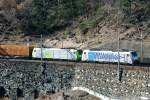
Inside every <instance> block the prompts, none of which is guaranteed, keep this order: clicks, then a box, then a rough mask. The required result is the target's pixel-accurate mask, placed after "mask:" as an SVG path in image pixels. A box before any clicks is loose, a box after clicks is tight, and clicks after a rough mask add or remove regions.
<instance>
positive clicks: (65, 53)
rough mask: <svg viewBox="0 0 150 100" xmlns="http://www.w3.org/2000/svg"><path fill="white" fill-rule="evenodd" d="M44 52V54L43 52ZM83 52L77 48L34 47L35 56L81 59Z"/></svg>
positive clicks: (33, 55)
mask: <svg viewBox="0 0 150 100" xmlns="http://www.w3.org/2000/svg"><path fill="white" fill-rule="evenodd" d="M41 53H42V54H41ZM80 55H81V54H80V53H79V51H78V50H75V49H58V48H42V49H41V48H34V49H33V52H32V57H33V58H41V57H42V58H45V59H64V60H81V56H80Z"/></svg>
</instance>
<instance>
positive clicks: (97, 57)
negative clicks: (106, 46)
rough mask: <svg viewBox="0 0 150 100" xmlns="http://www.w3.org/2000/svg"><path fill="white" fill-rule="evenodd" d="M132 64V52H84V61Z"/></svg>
mask: <svg viewBox="0 0 150 100" xmlns="http://www.w3.org/2000/svg"><path fill="white" fill-rule="evenodd" d="M118 59H120V62H121V63H129V64H132V63H133V62H132V59H131V55H130V52H120V53H119V54H118V52H112V51H91V50H84V51H83V54H82V61H98V62H118Z"/></svg>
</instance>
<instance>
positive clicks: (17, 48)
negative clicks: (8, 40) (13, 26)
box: [0, 45, 34, 57]
mask: <svg viewBox="0 0 150 100" xmlns="http://www.w3.org/2000/svg"><path fill="white" fill-rule="evenodd" d="M33 48H34V46H27V45H0V56H5V57H32V51H33Z"/></svg>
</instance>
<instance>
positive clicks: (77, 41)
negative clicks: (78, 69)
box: [0, 0, 150, 48]
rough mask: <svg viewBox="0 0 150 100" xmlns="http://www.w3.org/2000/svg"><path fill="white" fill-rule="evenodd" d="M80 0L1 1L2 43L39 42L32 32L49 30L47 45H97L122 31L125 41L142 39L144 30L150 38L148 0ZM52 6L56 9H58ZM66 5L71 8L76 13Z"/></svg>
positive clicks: (45, 41) (0, 30)
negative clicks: (49, 0) (48, 0)
mask: <svg viewBox="0 0 150 100" xmlns="http://www.w3.org/2000/svg"><path fill="white" fill-rule="evenodd" d="M8 1H9V2H8ZM77 1H78V2H71V1H68V2H65V0H60V2H56V1H54V2H53V3H54V4H53V3H52V2H47V4H46V3H42V1H40V0H37V2H35V0H16V1H15V0H1V1H0V34H1V35H2V37H1V39H0V40H1V43H6V42H7V43H10V42H12V41H13V43H25V42H26V41H27V38H30V39H29V40H30V42H31V43H33V44H35V43H37V41H39V40H38V39H39V38H37V37H33V36H32V35H39V34H41V33H46V34H44V45H45V46H47V47H65V48H67V47H78V48H96V47H97V45H104V44H107V43H110V42H113V41H116V38H117V36H118V34H120V38H121V40H135V41H139V40H140V39H141V33H143V38H144V40H145V41H147V40H149V36H150V35H149V34H150V29H149V27H150V8H149V6H150V2H149V1H148V0H134V1H131V2H130V0H121V1H120V2H118V1H116V0H109V1H108V0H102V1H100V2H99V0H93V1H92V0H89V1H86V0H85V1H84V2H83V0H77ZM70 3H71V4H70ZM79 4H80V5H79ZM81 4H82V5H81ZM37 5H38V6H37ZM39 5H41V6H39ZM49 5H51V6H52V7H54V8H56V9H57V10H56V12H55V10H54V9H52V8H49ZM42 6H45V8H44V9H43V10H44V11H41V10H40V9H42V8H43V7H42ZM40 7H41V8H40ZM46 7H48V8H46ZM63 7H70V9H72V10H71V11H73V12H72V13H71V12H70V9H69V10H68V9H63ZM73 7H76V8H73ZM39 8H40V9H39ZM32 9H34V10H32ZM35 9H36V10H35ZM61 9H62V10H61ZM46 11H49V12H46ZM66 11H69V12H66ZM30 12H34V13H30ZM75 12H77V13H75ZM40 13H41V14H40ZM42 14H44V15H42ZM67 14H68V15H67ZM28 15H30V16H28ZM38 15H39V16H38ZM44 16H45V17H44ZM31 17H33V18H31ZM36 18H37V19H36ZM39 18H40V20H38V19H39ZM52 18H53V19H52ZM36 24H37V25H36ZM8 33H9V34H10V33H11V34H17V35H16V36H17V37H13V38H12V36H10V35H7V34H8ZM14 38H17V41H15V40H14Z"/></svg>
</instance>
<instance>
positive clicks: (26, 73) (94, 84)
mask: <svg viewBox="0 0 150 100" xmlns="http://www.w3.org/2000/svg"><path fill="white" fill-rule="evenodd" d="M122 67H125V66H123V65H122ZM148 72H150V70H149V69H148ZM0 84H1V86H3V87H4V88H5V89H6V92H7V93H6V94H8V95H9V96H10V97H13V98H15V96H16V90H17V88H19V89H21V90H23V96H24V97H25V98H26V99H27V98H28V97H30V96H31V93H32V92H33V91H34V90H35V89H36V90H38V91H40V92H41V93H55V92H59V91H65V90H68V89H71V88H72V87H85V88H88V89H90V90H93V91H95V92H97V93H99V94H102V95H105V96H108V97H111V98H122V97H129V98H130V97H135V98H136V97H140V96H147V97H149V96H150V75H149V73H144V72H142V71H140V70H138V71H136V70H135V71H130V70H127V69H124V70H123V74H122V80H121V82H119V81H118V79H117V66H116V65H111V64H110V65H109V64H107V65H106V64H85V65H82V64H80V63H74V64H72V65H68V64H67V62H66V66H65V65H61V64H57V63H54V64H46V67H45V68H42V67H41V66H40V63H27V62H0ZM82 95H86V94H82Z"/></svg>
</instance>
